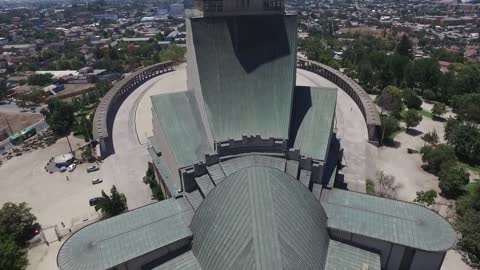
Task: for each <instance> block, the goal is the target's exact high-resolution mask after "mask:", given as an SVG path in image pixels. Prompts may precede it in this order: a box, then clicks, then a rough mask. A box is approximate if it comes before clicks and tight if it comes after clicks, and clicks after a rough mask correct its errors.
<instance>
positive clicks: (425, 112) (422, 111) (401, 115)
mask: <svg viewBox="0 0 480 270" xmlns="http://www.w3.org/2000/svg"><path fill="white" fill-rule="evenodd" d="M417 112H418V114H420V115H421V116H424V117H428V118H432V117H433V116H432V113H431V112H429V111H425V110H417ZM406 113H407V110H404V111H402V112H401V113H400V117H401V120H402V121H403V119H405V114H406Z"/></svg>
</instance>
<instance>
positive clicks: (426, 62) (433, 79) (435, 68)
mask: <svg viewBox="0 0 480 270" xmlns="http://www.w3.org/2000/svg"><path fill="white" fill-rule="evenodd" d="M410 71H411V74H410V75H411V76H410V77H411V78H413V87H419V88H420V89H422V91H424V90H427V89H430V90H434V89H437V86H438V82H439V80H440V78H441V76H442V73H441V71H440V67H439V65H438V61H436V60H435V59H429V58H427V59H420V60H416V61H415V62H414V63H413V67H412V68H411V69H410ZM423 93H424V92H423Z"/></svg>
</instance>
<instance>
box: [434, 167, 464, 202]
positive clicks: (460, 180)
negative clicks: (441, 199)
mask: <svg viewBox="0 0 480 270" xmlns="http://www.w3.org/2000/svg"><path fill="white" fill-rule="evenodd" d="M469 178H470V174H469V173H467V171H466V170H465V169H464V168H462V167H460V166H457V165H450V166H444V167H443V168H442V169H441V171H440V174H439V176H438V181H439V184H438V186H439V187H440V189H441V190H442V193H443V194H444V195H445V196H446V197H447V198H451V199H456V198H458V197H460V196H461V195H464V194H465V192H466V191H465V185H466V184H468V182H469Z"/></svg>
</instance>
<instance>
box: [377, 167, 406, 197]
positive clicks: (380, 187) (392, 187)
mask: <svg viewBox="0 0 480 270" xmlns="http://www.w3.org/2000/svg"><path fill="white" fill-rule="evenodd" d="M400 187H401V185H400V184H397V183H396V181H395V177H394V176H393V175H388V174H385V173H384V172H383V171H377V174H376V183H375V194H376V195H377V196H379V197H383V198H391V199H394V198H396V197H397V190H398V189H399V188H400Z"/></svg>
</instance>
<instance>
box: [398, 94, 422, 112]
mask: <svg viewBox="0 0 480 270" xmlns="http://www.w3.org/2000/svg"><path fill="white" fill-rule="evenodd" d="M402 96H403V102H404V103H405V106H407V108H409V109H417V110H420V109H421V108H422V100H421V99H420V98H419V97H418V96H417V94H415V92H414V91H413V90H412V89H404V90H403V91H402Z"/></svg>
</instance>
